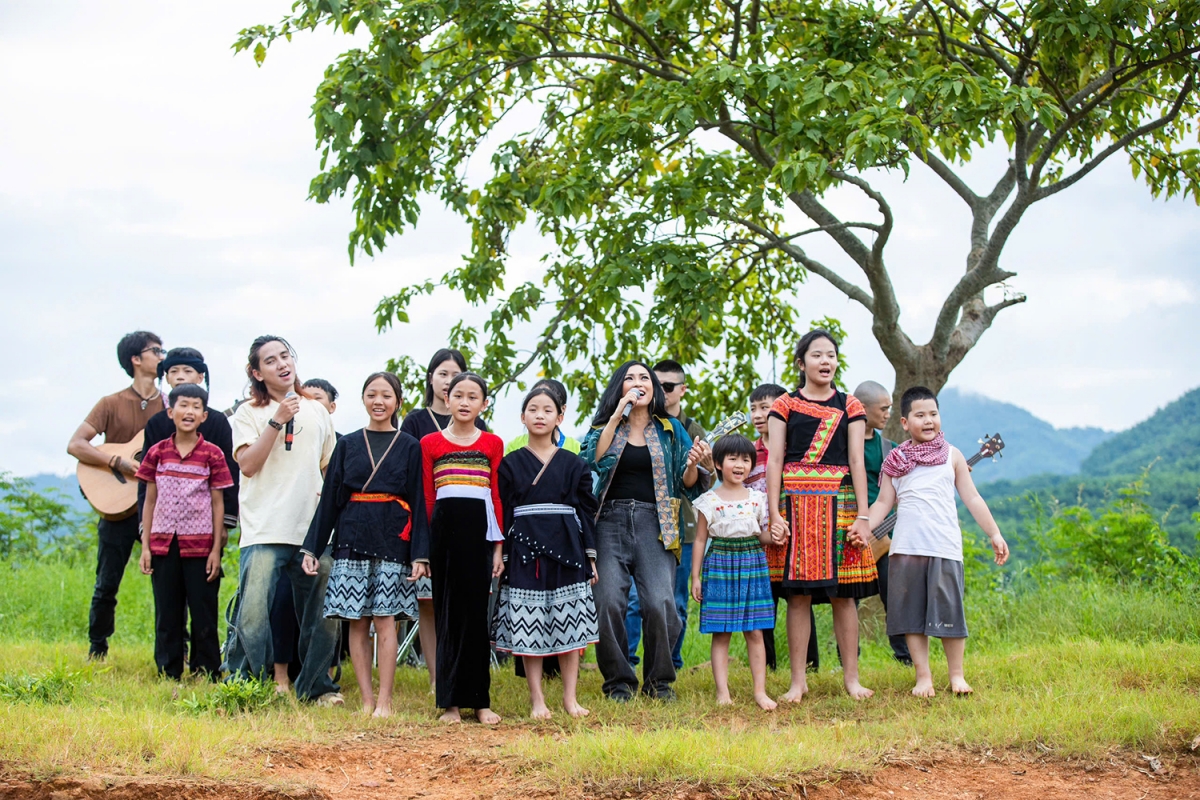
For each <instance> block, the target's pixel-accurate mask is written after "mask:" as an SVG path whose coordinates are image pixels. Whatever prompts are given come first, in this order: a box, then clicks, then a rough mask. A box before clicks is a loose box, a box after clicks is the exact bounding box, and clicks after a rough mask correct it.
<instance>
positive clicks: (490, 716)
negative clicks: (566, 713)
mask: <svg viewBox="0 0 1200 800" xmlns="http://www.w3.org/2000/svg"><path fill="white" fill-rule="evenodd" d="M547 713H549V712H547ZM475 719H477V720H479V721H480V722H482V723H483V724H484V725H495V724H496V723H497V722H499V721H500V715H499V714H497V713H496V712H495V711H492V710H491V709H490V708H477V709H475Z"/></svg>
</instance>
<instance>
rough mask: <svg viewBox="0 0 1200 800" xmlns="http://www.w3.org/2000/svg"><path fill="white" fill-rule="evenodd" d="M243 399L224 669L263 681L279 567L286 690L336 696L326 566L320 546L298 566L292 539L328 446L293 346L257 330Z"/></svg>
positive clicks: (324, 418)
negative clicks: (289, 620)
mask: <svg viewBox="0 0 1200 800" xmlns="http://www.w3.org/2000/svg"><path fill="white" fill-rule="evenodd" d="M246 376H247V377H248V378H249V379H250V400H249V402H246V403H242V404H241V405H239V406H238V408H237V411H236V412H235V413H234V415H233V419H232V423H233V457H234V458H235V459H236V460H237V462H238V467H239V468H240V469H241V472H242V482H241V487H240V490H239V492H238V501H239V506H240V513H241V538H240V541H239V544H240V547H241V552H240V560H239V565H238V600H237V609H236V611H235V612H234V620H233V628H234V629H233V631H232V632H231V637H230V638H231V642H230V643H229V644H227V653H226V664H225V668H226V669H227V670H229V672H230V674H231V675H240V676H242V677H246V676H255V677H259V678H262V679H263V680H271V679H272V672H273V669H274V655H273V653H272V652H271V622H270V609H271V602H272V601H273V600H274V597H275V587H276V584H277V583H278V581H279V576H280V574H282V573H283V572H285V571H286V572H287V574H288V576H289V577H290V578H291V582H292V596H293V598H294V600H295V603H296V611H297V613H298V615H299V617H300V660H301V662H302V666H301V669H300V674H299V676H298V677H297V678H296V683H295V687H296V696H297V697H298V698H299V699H301V700H310V701H316V702H319V703H321V704H324V705H341V704H342V702H343V700H342V696H341V694H340V693H339V692H338V687H337V685H336V684H335V683H334V682H333V681H332V680H331V679H330V677H329V665H330V664H331V663H333V657H334V654H335V653H336V652H337V646H338V641H339V636H338V633H339V631H338V621H337V620H335V619H326V618H325V615H324V613H323V608H324V603H325V587H326V584H327V583H328V581H329V570H330V568H331V567H332V566H333V559H332V556H331V554H330V553H329V552H328V551H327V549H326V548H325V545H327V544H328V542H321V543H320V549H322V550H326V552H324V553H322V554H321V556H320V559H319V564H320V568H319V570H318V572H317V574H316V575H312V576H310V575H308V574H306V573H305V572H304V569H303V560H304V554H303V553H301V552H300V546H301V545H302V544H303V543H304V537H305V534H307V533H308V526H309V523H310V522H311V521H312V518H313V513H314V512H315V511H316V508H317V502H318V500H320V497H321V486H322V481H323V476H322V473H323V472H324V470H325V467H326V466H327V465H328V464H329V458H330V456H331V455H332V453H333V445H334V441H335V435H334V432H333V420H332V419H330V417H329V412H328V411H326V410H325V407H324V406H323V405H321V404H320V403H318V402H317V401H316V400H312V399H310V398H309V397H308V396H307V395H306V394H305V390H304V389H303V388H302V386H301V383H300V378H299V377H298V376H297V374H296V354H295V352H294V351H293V350H292V348H291V345H289V344H288V343H287V340H285V339H283V338H281V337H279V336H260V337H258V338H257V339H255V340H254V342H253V344H251V345H250V355H249V358H248V363H247V364H246Z"/></svg>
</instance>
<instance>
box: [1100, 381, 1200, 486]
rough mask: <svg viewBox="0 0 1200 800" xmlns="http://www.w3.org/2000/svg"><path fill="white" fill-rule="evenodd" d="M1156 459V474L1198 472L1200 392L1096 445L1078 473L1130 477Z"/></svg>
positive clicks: (1170, 404) (1193, 391) (1160, 410)
mask: <svg viewBox="0 0 1200 800" xmlns="http://www.w3.org/2000/svg"><path fill="white" fill-rule="evenodd" d="M1156 459H1157V463H1156V464H1155V466H1154V471H1155V472H1156V473H1158V472H1166V473H1171V472H1200V388H1198V389H1193V390H1192V391H1190V392H1188V393H1187V394H1185V395H1184V396H1183V397H1180V398H1179V399H1178V400H1176V401H1175V402H1173V403H1169V404H1168V405H1167V406H1166V407H1164V408H1161V409H1159V410H1158V412H1156V413H1155V414H1154V416H1152V417H1150V419H1148V420H1146V421H1145V422H1142V423H1140V424H1138V425H1135V426H1133V427H1132V428H1130V429H1129V430H1127V431H1122V432H1121V433H1118V434H1116V435H1115V436H1113V437H1112V438H1110V439H1108V440H1106V441H1104V442H1102V443H1101V444H1099V445H1098V446H1097V447H1096V449H1095V450H1093V451H1092V453H1091V455H1089V456H1088V457H1087V458H1086V459H1084V461H1083V465H1082V468H1081V472H1082V473H1083V474H1084V475H1133V474H1136V473H1138V472H1141V470H1142V469H1144V468H1145V467H1146V466H1147V465H1148V464H1150V463H1151V462H1154V461H1155V460H1156Z"/></svg>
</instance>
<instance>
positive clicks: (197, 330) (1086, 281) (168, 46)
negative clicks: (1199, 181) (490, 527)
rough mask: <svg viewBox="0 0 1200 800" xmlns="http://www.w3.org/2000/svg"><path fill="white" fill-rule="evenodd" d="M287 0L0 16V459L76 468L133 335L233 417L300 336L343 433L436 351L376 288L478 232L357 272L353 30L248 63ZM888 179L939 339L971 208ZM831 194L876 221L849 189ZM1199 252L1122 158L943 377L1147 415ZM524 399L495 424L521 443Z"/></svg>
mask: <svg viewBox="0 0 1200 800" xmlns="http://www.w3.org/2000/svg"><path fill="white" fill-rule="evenodd" d="M289 7H290V3H289V2H286V0H284V1H283V2H278V1H276V0H253V1H252V0H236V1H231V0H220V1H215V2H210V3H205V4H203V5H199V6H198V5H195V4H176V3H162V2H144V1H142V0H132V1H130V2H123V3H96V2H58V1H57V0H6V2H4V3H2V4H0V95H2V97H3V110H0V175H2V176H3V180H2V181H0V243H2V244H0V269H2V270H3V276H4V291H3V292H2V293H0V337H2V340H3V341H4V343H5V344H4V347H3V350H2V351H0V370H2V373H3V375H4V380H3V381H0V470H9V471H12V472H15V473H18V474H32V473H36V472H44V471H52V472H65V471H68V470H69V469H71V468H72V466H73V461H72V460H71V459H70V457H69V456H67V455H66V453H65V445H66V441H67V438H68V436H69V435H70V433H71V432H72V431H73V430H74V428H75V427H76V426H77V425H78V423H79V422H80V421H81V420H82V419H83V417H84V416H85V415H86V413H87V411H88V409H89V408H90V407H91V405H92V404H93V403H94V402H95V401H96V399H97V398H98V397H99V396H100V395H102V394H105V393H108V392H112V391H116V390H119V389H120V388H122V386H124V385H126V384H127V383H128V381H127V380H126V378H125V375H124V373H123V372H122V371H121V370H120V367H119V366H118V364H117V362H116V357H115V345H116V341H117V339H119V338H120V336H121V335H122V334H123V333H125V332H127V331H130V330H134V329H138V328H146V329H149V330H152V331H155V332H157V333H158V334H160V335H161V336H162V337H163V339H164V340H165V344H166V345H167V346H168V347H171V346H180V345H190V346H195V347H198V348H200V349H201V350H202V351H203V352H204V354H205V356H206V357H207V360H208V363H209V365H210V367H211V369H212V372H213V377H214V386H213V394H214V401H215V402H216V403H219V404H222V405H226V404H228V403H229V402H230V401H232V399H233V398H234V397H236V396H239V395H240V394H241V393H242V391H243V388H244V384H245V380H244V373H243V371H242V370H243V369H244V365H245V357H246V350H247V347H248V344H249V342H250V341H251V340H252V339H253V338H254V337H255V336H256V335H258V334H261V333H264V332H271V333H278V334H281V335H284V336H287V337H288V338H289V339H290V340H291V342H292V343H293V344H294V345H295V346H296V348H297V350H298V351H299V355H300V361H299V364H300V374H301V376H302V377H306V378H307V377H316V376H320V377H325V378H328V379H330V380H331V381H333V382H334V384H335V385H336V386H337V387H338V388H339V389H340V390H342V391H343V392H345V395H346V396H345V398H344V401H343V402H342V403H341V404H340V406H339V409H338V412H337V415H336V416H335V421H336V423H337V426H338V428H339V430H343V431H349V430H353V429H354V428H356V427H358V426H360V425H361V424H363V422H364V421H365V415H364V414H363V412H362V409H361V406H360V405H358V403H357V400H356V397H357V394H358V390H359V387H360V385H361V382H362V379H363V378H364V377H365V376H366V375H367V374H368V373H369V372H371V371H372V370H375V369H378V368H380V367H381V366H382V365H383V364H384V363H385V361H386V360H387V358H388V357H389V356H395V355H398V354H402V353H403V354H409V355H412V356H413V357H415V358H416V359H417V360H418V361H422V362H423V361H424V360H426V359H427V358H428V357H429V355H430V354H431V352H432V350H433V349H435V348H436V347H437V346H440V345H441V344H442V340H443V339H444V337H445V333H446V331H448V329H449V328H450V326H451V325H452V324H453V322H454V321H455V320H456V319H457V318H458V317H459V316H461V315H462V314H463V313H464V309H463V308H462V307H460V306H458V305H455V304H452V303H443V304H429V303H426V304H424V305H423V306H422V307H420V308H418V309H417V313H416V314H415V315H414V323H415V324H414V325H413V326H409V327H404V328H398V329H395V330H393V331H391V332H389V333H386V334H383V335H380V334H377V333H376V331H375V329H374V308H375V304H376V303H377V302H378V300H379V298H380V297H381V296H383V295H385V294H388V293H391V292H394V291H395V290H396V289H397V288H399V287H401V286H404V285H406V284H408V283H411V282H414V281H417V280H422V279H424V278H426V277H432V276H436V275H439V274H440V273H441V272H442V271H444V270H445V269H446V268H447V267H449V266H452V265H453V264H455V263H456V262H457V261H458V259H459V258H460V257H461V255H462V253H464V252H465V250H466V247H467V232H466V228H465V226H463V225H462V224H461V222H459V221H458V220H457V219H456V218H454V217H453V216H452V215H450V214H448V213H447V212H445V211H444V210H442V209H440V208H437V207H436V206H435V205H434V204H432V203H430V204H427V214H426V216H425V217H424V218H423V220H422V223H421V225H420V227H419V228H418V229H417V230H416V231H413V232H410V233H408V234H406V235H405V236H403V237H402V238H400V239H397V240H395V241H393V242H392V243H391V245H390V247H389V248H388V250H387V251H385V253H384V254H383V255H381V256H380V257H378V258H377V259H375V260H373V261H372V260H369V259H366V258H360V259H359V261H358V264H357V266H355V267H353V268H352V267H350V266H349V263H348V261H347V257H346V233H347V231H348V230H349V228H350V227H351V226H352V224H353V220H352V215H351V210H350V207H349V205H348V204H347V203H335V204H330V205H326V206H319V205H317V204H315V203H311V202H308V201H306V200H305V197H306V194H307V187H308V183H309V180H310V179H311V178H312V176H313V175H314V174H315V173H316V171H317V154H316V152H315V150H314V138H313V133H312V124H311V120H310V119H309V106H310V104H311V101H312V94H313V91H314V89H315V87H316V85H317V83H318V81H319V80H320V78H321V74H322V71H323V69H324V67H325V66H326V65H327V64H328V63H329V62H330V61H331V60H332V58H333V57H334V56H335V55H336V54H337V53H338V52H339V51H340V50H341V49H343V48H345V47H346V46H347V44H348V40H346V39H345V38H336V37H333V36H331V35H328V34H318V35H314V36H301V37H299V38H297V39H296V40H295V41H294V42H293V43H291V44H289V45H282V46H278V47H276V48H274V49H273V50H272V52H271V55H270V57H269V58H268V59H267V62H266V65H265V66H264V67H263V68H262V69H258V68H256V67H255V65H254V62H253V60H252V59H251V58H250V57H249V56H247V55H242V56H237V57H235V56H234V55H233V53H232V51H231V50H230V44H231V43H232V41H233V39H234V38H235V36H236V34H237V32H238V30H239V29H241V28H242V27H245V26H247V25H250V24H254V23H258V22H266V21H274V20H276V19H278V18H279V17H280V16H281V15H282V14H283V13H285V12H286V11H287V9H288V8H289ZM1002 164H1003V154H1002V153H999V152H992V153H986V154H984V155H983V157H981V158H980V159H977V161H976V162H975V163H974V164H972V165H971V167H970V168H969V169H968V170H966V174H967V175H968V176H969V178H970V179H971V180H972V181H973V182H974V184H975V186H976V188H977V189H982V188H984V187H985V186H987V185H989V184H990V182H991V181H993V180H994V179H995V175H996V173H997V170H999V169H1000V168H1001V165H1002ZM880 186H881V187H882V188H884V189H886V190H887V191H888V194H889V196H890V197H891V198H892V201H893V205H894V207H895V209H896V213H897V218H898V223H897V224H898V230H897V233H896V234H895V235H894V237H893V240H892V242H891V244H890V245H889V254H890V255H889V259H890V263H891V266H892V269H893V274H894V276H895V280H896V283H897V287H898V291H899V295H900V300H901V304H902V307H903V308H904V316H903V319H902V322H903V324H904V325H905V326H906V329H907V330H909V332H910V334H912V336H913V337H914V339H917V340H918V341H924V340H925V339H926V338H927V337H928V335H929V332H930V330H931V327H932V320H933V316H934V314H935V313H936V310H937V308H938V306H939V305H940V302H941V299H942V298H943V297H944V296H945V293H946V292H947V290H948V289H949V287H950V286H951V285H953V282H954V280H955V278H956V274H957V273H958V272H960V271H961V268H962V263H963V257H964V253H965V243H964V240H965V234H964V231H965V230H966V227H965V225H966V219H967V217H966V213H965V209H964V207H963V206H962V203H961V201H959V200H958V199H957V197H955V196H954V195H952V194H950V193H949V192H948V191H947V190H945V189H944V188H943V187H942V186H941V185H940V184H939V183H938V182H937V181H936V179H934V178H933V177H932V176H931V175H930V174H929V173H928V172H927V171H925V170H924V168H922V167H920V166H917V167H915V168H914V172H913V175H912V177H911V178H910V179H909V180H908V182H907V183H904V182H902V181H901V180H900V179H899V178H884V179H882V180H881V182H880ZM831 203H832V204H833V205H834V207H835V208H837V209H839V210H842V211H850V210H851V209H858V208H860V207H861V208H863V209H864V210H863V211H862V212H860V213H866V212H867V211H869V206H862V204H861V201H860V199H859V198H857V197H853V196H850V195H845V196H838V197H835V198H833V199H832V200H831ZM516 245H517V246H516V252H515V254H514V264H515V267H514V268H515V269H516V270H517V271H519V272H520V273H522V274H530V273H531V272H532V271H533V270H535V269H536V263H537V258H538V256H539V255H540V254H541V244H540V242H539V241H538V240H537V239H536V238H535V237H531V236H524V237H518V241H517V243H516ZM814 250H815V251H816V252H818V253H822V254H827V255H828V257H829V262H830V263H842V264H844V262H839V261H838V260H837V258H836V254H834V253H832V252H831V251H828V250H824V249H822V248H819V247H815V248H814ZM1198 252H1200V211H1198V209H1197V208H1196V206H1195V205H1193V204H1191V203H1189V202H1185V201H1179V200H1176V201H1172V202H1161V201H1158V202H1156V201H1153V200H1151V198H1150V195H1149V192H1148V191H1147V190H1146V189H1145V188H1144V187H1143V186H1141V185H1139V184H1137V183H1135V182H1134V181H1133V179H1132V178H1131V177H1130V175H1129V169H1128V165H1127V164H1126V163H1125V162H1124V161H1119V162H1114V163H1113V164H1111V165H1110V166H1108V167H1106V168H1104V169H1102V170H1100V171H1098V172H1097V173H1096V174H1094V175H1093V176H1091V177H1089V178H1088V179H1087V180H1086V181H1084V182H1083V183H1082V184H1080V185H1079V186H1077V187H1076V188H1073V189H1071V190H1068V191H1066V192H1064V193H1062V194H1061V195H1059V196H1058V197H1057V198H1055V199H1053V200H1051V201H1048V202H1046V203H1045V204H1043V206H1041V207H1038V208H1037V209H1036V210H1035V212H1033V213H1032V215H1031V216H1029V217H1028V218H1027V219H1026V220H1025V221H1024V222H1023V223H1022V224H1021V227H1020V228H1019V229H1018V232H1017V234H1016V235H1015V236H1014V237H1013V239H1012V242H1011V244H1010V246H1009V247H1008V249H1007V251H1006V253H1005V255H1004V259H1003V264H1004V265H1005V266H1006V267H1007V268H1009V269H1012V270H1015V271H1017V272H1018V273H1019V275H1018V277H1017V278H1016V279H1014V281H1013V282H1012V286H1013V288H1015V289H1017V290H1020V291H1023V292H1026V293H1027V294H1028V295H1029V298H1030V299H1029V302H1028V303H1027V304H1025V305H1024V306H1019V307H1017V308H1015V309H1012V310H1009V311H1006V312H1004V313H1003V314H1002V315H1001V316H1000V317H999V319H998V320H997V322H996V324H995V326H994V327H993V329H992V330H991V331H990V332H989V333H988V334H986V335H985V337H984V339H983V342H982V343H981V344H980V346H979V347H977V348H976V350H975V352H973V353H972V354H971V355H970V356H969V358H968V360H967V362H966V363H965V364H964V365H963V366H961V367H960V368H959V369H958V370H957V371H956V372H955V374H954V376H953V377H952V379H951V385H955V386H959V387H962V388H964V389H969V390H972V391H976V392H979V393H982V394H985V395H987V396H990V397H994V398H997V399H1000V400H1006V401H1010V402H1013V403H1017V404H1019V405H1021V406H1024V407H1025V408H1028V409H1029V410H1031V411H1032V412H1034V413H1035V414H1037V415H1038V416H1040V417H1043V418H1045V419H1047V420H1049V421H1051V422H1053V423H1054V424H1056V425H1059V426H1070V425H1098V426H1102V427H1105V428H1109V429H1121V428H1125V427H1128V426H1129V425H1131V424H1133V423H1135V422H1137V421H1139V420H1141V419H1144V418H1145V417H1147V416H1149V415H1150V414H1151V413H1153V412H1154V410H1155V409H1156V408H1157V407H1159V406H1161V405H1163V404H1164V403H1166V402H1168V401H1170V400H1171V399H1174V398H1175V397H1177V396H1178V395H1180V394H1181V393H1183V392H1184V391H1186V390H1188V389H1190V388H1192V387H1194V386H1196V385H1197V384H1200V357H1198V356H1197V348H1196V344H1195V342H1196V338H1197V334H1198V333H1200V321H1198V320H1200V315H1197V313H1196V312H1197V302H1198V299H1200V282H1198V271H1197V253H1198ZM847 274H849V273H847ZM798 292H799V293H800V298H801V302H802V304H803V306H804V308H805V309H811V313H810V314H809V316H811V317H820V316H823V315H825V314H829V315H832V316H836V317H839V318H841V319H842V320H843V322H844V323H845V325H846V328H847V330H848V333H849V339H848V340H847V342H846V343H845V350H846V352H847V354H848V356H849V359H850V362H851V370H850V374H849V375H848V376H847V378H848V381H847V382H848V383H849V384H850V385H854V384H855V383H856V382H858V381H860V380H863V379H866V378H873V379H877V380H880V381H882V382H885V383H887V382H890V380H891V379H892V372H891V369H890V367H889V366H888V364H887V362H886V360H885V359H884V358H883V356H882V354H881V353H880V352H879V349H878V347H877V345H876V344H875V342H874V340H873V339H872V338H871V334H870V328H869V319H868V316H867V315H866V313H865V312H863V311H861V309H860V307H858V306H857V305H854V304H851V303H850V302H849V301H847V300H846V299H845V298H844V297H842V296H841V295H840V294H838V293H836V292H835V291H833V290H832V289H830V288H828V287H827V286H825V285H823V284H821V283H820V282H819V279H814V280H813V282H812V283H811V284H809V285H808V286H804V287H799V289H798ZM656 356H658V354H647V357H648V358H651V359H653V358H655V357H656ZM515 405H516V403H515V401H514V400H512V399H509V400H508V401H507V402H504V401H502V403H501V406H500V408H499V411H498V415H499V416H498V418H497V428H498V431H499V432H500V433H501V435H504V436H506V437H508V436H512V435H514V434H515V433H517V432H518V430H517V427H516V424H515V422H514V421H513V420H512V417H513V415H514V408H515Z"/></svg>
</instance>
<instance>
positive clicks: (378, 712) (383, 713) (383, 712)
mask: <svg viewBox="0 0 1200 800" xmlns="http://www.w3.org/2000/svg"><path fill="white" fill-rule="evenodd" d="M391 715H392V709H390V708H388V707H386V706H376V708H375V711H373V712H372V713H371V716H372V717H378V718H379V719H387V718H388V717H390V716H391Z"/></svg>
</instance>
